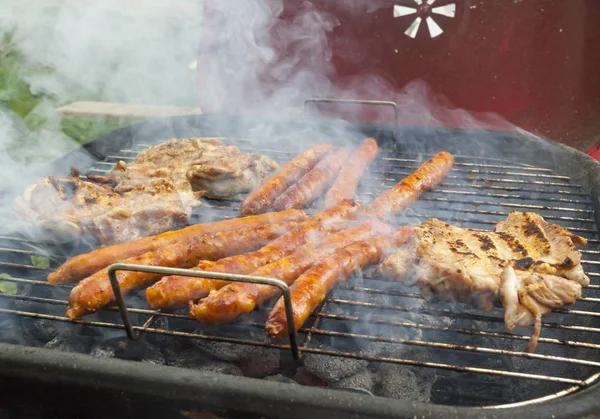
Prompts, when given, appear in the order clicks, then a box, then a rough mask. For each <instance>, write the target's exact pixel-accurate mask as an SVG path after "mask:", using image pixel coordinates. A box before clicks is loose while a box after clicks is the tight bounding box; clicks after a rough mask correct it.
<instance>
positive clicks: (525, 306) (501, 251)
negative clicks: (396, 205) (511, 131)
mask: <svg viewBox="0 0 600 419" xmlns="http://www.w3.org/2000/svg"><path fill="white" fill-rule="evenodd" d="M585 244H586V240H585V239H584V238H582V237H578V236H575V235H574V234H572V233H570V232H569V231H567V230H566V229H564V228H563V227H561V226H559V225H556V224H552V223H549V222H547V221H545V220H544V219H543V218H542V217H541V216H540V215H538V214H534V213H530V212H512V213H510V214H509V215H508V217H507V218H506V219H505V220H504V221H501V222H499V223H498V224H497V225H496V227H495V229H494V231H493V232H478V231H474V230H470V229H463V228H458V227H454V226H451V225H449V224H447V223H444V222H442V221H440V220H437V219H430V220H428V221H426V222H424V223H422V224H421V225H419V226H418V227H416V228H415V237H414V240H413V241H412V243H411V244H410V245H409V246H407V247H405V248H404V249H402V250H400V251H399V252H396V253H395V254H393V255H390V256H389V257H387V258H386V259H385V260H384V261H383V262H382V263H381V265H380V266H379V267H378V269H379V271H380V272H381V273H382V274H384V275H385V276H387V277H390V278H392V279H394V280H400V281H403V282H406V283H409V284H416V285H417V286H419V287H420V288H421V291H422V294H424V295H425V296H426V297H430V296H433V295H435V296H436V297H438V298H439V299H441V300H447V301H454V300H456V301H461V302H468V303H474V304H477V305H479V307H481V308H482V309H483V310H492V309H493V302H494V299H495V298H496V296H497V295H498V294H499V293H500V297H501V299H502V302H503V304H504V306H505V308H506V316H505V322H506V324H507V326H508V327H509V328H514V326H515V325H518V326H529V325H532V324H534V323H536V324H537V326H536V331H535V333H534V339H533V340H532V342H533V343H531V344H530V347H529V350H533V348H535V341H536V340H537V337H536V336H537V335H539V324H540V323H541V316H542V315H543V314H546V313H548V312H549V311H551V310H552V309H556V308H560V307H562V306H564V305H565V304H572V303H573V302H574V301H575V300H576V299H577V298H578V297H579V296H580V295H581V286H582V285H587V284H589V278H588V277H587V276H586V275H585V273H584V272H583V268H582V267H581V263H580V262H581V253H580V252H579V251H577V250H576V247H578V246H582V245H585ZM536 333H537V335H536Z"/></svg>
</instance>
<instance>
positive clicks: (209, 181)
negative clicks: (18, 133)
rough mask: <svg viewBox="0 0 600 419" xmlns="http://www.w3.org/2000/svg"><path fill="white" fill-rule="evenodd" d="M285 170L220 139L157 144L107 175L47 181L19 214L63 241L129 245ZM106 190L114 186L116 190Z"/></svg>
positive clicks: (18, 207) (21, 203)
mask: <svg viewBox="0 0 600 419" xmlns="http://www.w3.org/2000/svg"><path fill="white" fill-rule="evenodd" d="M276 168H278V165H277V163H276V162H274V161H273V160H271V159H269V158H267V157H265V156H262V155H259V154H248V153H242V152H241V151H240V150H239V149H238V148H237V147H234V146H227V145H225V144H223V143H222V142H221V141H219V140H215V139H200V138H190V139H176V138H171V139H169V140H168V141H166V142H164V143H161V144H158V145H155V146H151V147H149V148H148V149H146V150H144V151H143V152H141V153H140V154H139V155H138V156H137V157H136V158H135V159H134V160H133V161H132V162H131V163H125V162H123V161H119V162H117V164H115V166H114V167H113V169H112V170H111V171H110V172H109V173H108V175H107V176H93V175H90V176H89V177H88V179H89V180H91V181H93V182H97V183H92V182H89V181H85V180H80V179H79V175H78V173H73V177H70V178H69V177H67V178H61V177H46V178H43V179H41V180H40V181H39V182H38V183H37V184H36V185H33V186H32V187H30V188H28V190H27V191H26V192H25V194H24V196H23V197H22V198H19V199H18V200H17V201H16V203H15V212H16V213H17V215H19V216H21V217H22V218H25V219H26V220H27V221H30V222H33V223H36V224H39V225H41V226H42V227H44V228H46V229H48V230H50V231H52V232H53V233H54V234H57V235H58V236H59V237H61V238H66V239H72V238H76V237H79V236H83V237H84V238H86V239H92V240H96V241H98V242H99V243H100V244H102V245H110V244H115V243H124V242H127V241H132V240H136V239H139V238H142V237H147V236H150V235H155V234H159V233H162V232H165V231H169V230H173V229H177V228H180V227H182V226H183V225H185V223H187V221H188V219H189V216H190V215H191V212H192V209H193V208H194V207H196V206H199V205H200V204H201V202H200V198H201V197H202V196H205V197H207V198H214V199H229V198H232V197H234V196H235V195H238V194H240V193H242V192H247V191H249V190H251V189H253V188H255V187H256V186H258V185H259V184H260V183H261V182H262V180H263V179H265V178H266V177H267V176H268V175H269V174H270V173H271V172H272V171H273V170H275V169H276ZM107 185H111V186H114V190H112V189H111V188H109V187H108V186H107Z"/></svg>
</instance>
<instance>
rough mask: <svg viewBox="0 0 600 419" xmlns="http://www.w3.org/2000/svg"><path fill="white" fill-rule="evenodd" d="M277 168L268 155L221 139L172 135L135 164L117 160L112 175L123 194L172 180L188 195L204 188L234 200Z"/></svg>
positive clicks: (207, 193) (213, 195) (210, 193)
mask: <svg viewBox="0 0 600 419" xmlns="http://www.w3.org/2000/svg"><path fill="white" fill-rule="evenodd" d="M277 168H279V165H278V164H277V163H276V162H275V161H273V160H271V159H269V158H268V157H266V156H263V155H261V154H255V153H243V152H241V151H240V150H239V149H238V148H237V147H235V146H228V145H226V144H224V143H223V142H221V141H220V140H217V139H212V138H189V139H177V138H171V139H169V140H168V141H166V142H164V143H161V144H158V145H154V146H151V147H149V148H148V149H146V150H144V151H142V152H141V153H140V154H139V155H138V156H137V157H136V158H135V160H133V161H132V162H131V163H124V162H119V163H117V164H116V165H115V167H114V168H113V170H111V171H110V173H109V177H111V178H113V179H114V180H115V181H116V182H117V183H118V185H117V186H116V188H115V191H117V192H121V193H122V192H127V191H130V190H134V189H135V188H136V187H138V185H149V186H146V188H148V187H150V188H151V187H152V185H153V183H154V182H155V181H157V180H160V179H168V180H169V181H171V182H172V183H173V184H174V185H175V186H176V188H177V190H178V191H179V193H180V194H182V195H184V196H189V195H193V191H203V193H204V196H205V197H206V198H211V199H230V198H232V197H234V196H236V195H238V194H240V193H244V192H248V191H250V190H252V189H254V188H255V187H257V186H258V185H260V183H261V182H262V181H263V180H264V179H265V178H266V177H267V176H268V175H270V174H271V172H272V171H273V170H275V169H277ZM182 199H183V200H184V201H185V199H186V198H185V197H184V198H182ZM188 199H191V200H192V201H193V197H191V198H188Z"/></svg>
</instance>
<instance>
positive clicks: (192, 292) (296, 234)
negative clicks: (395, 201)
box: [146, 200, 362, 309]
mask: <svg viewBox="0 0 600 419" xmlns="http://www.w3.org/2000/svg"><path fill="white" fill-rule="evenodd" d="M361 211H362V207H361V206H360V204H359V203H358V202H355V201H350V200H346V201H343V202H341V203H340V204H339V205H337V206H336V207H333V208H330V209H329V210H327V211H323V212H320V213H319V214H317V215H315V216H314V217H312V218H310V219H309V220H308V221H305V222H304V223H302V224H300V225H299V226H298V227H296V228H295V229H294V230H292V231H291V232H289V233H288V234H285V235H283V236H281V237H279V238H278V239H276V240H274V241H273V242H271V243H269V244H268V245H267V246H265V247H263V248H261V249H259V250H257V251H256V252H252V253H246V254H243V255H236V256H231V257H227V258H224V259H221V260H218V261H217V262H211V261H201V262H200V264H198V266H196V267H195V268H193V269H194V270H198V271H211V272H227V273H235V274H248V273H250V272H252V271H254V270H256V269H258V268H260V267H261V266H264V265H267V264H269V263H271V262H274V261H276V260H278V259H281V258H282V257H285V256H287V255H289V254H291V253H292V252H294V251H295V250H296V249H298V248H299V247H300V246H302V245H304V244H305V243H307V242H309V243H310V242H314V241H315V240H318V239H319V238H320V237H322V235H320V234H318V233H319V232H333V231H338V230H340V229H342V228H344V227H346V226H347V224H348V220H349V219H352V218H354V217H356V216H357V215H358V213H359V212H361ZM227 284H229V282H228V281H220V280H215V279H209V278H192V277H189V276H168V277H165V278H163V279H161V280H160V281H159V282H157V283H156V284H154V285H153V286H151V287H150V288H148V289H147V290H146V298H147V300H148V303H149V304H150V306H152V307H153V308H156V309H158V308H162V309H165V308H172V307H177V306H181V305H187V304H188V303H189V302H190V300H194V301H197V300H198V299H199V298H203V297H206V296H207V295H208V293H209V292H210V291H212V290H217V289H219V288H222V287H224V286H225V285H227Z"/></svg>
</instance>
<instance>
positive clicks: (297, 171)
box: [242, 143, 332, 215]
mask: <svg viewBox="0 0 600 419" xmlns="http://www.w3.org/2000/svg"><path fill="white" fill-rule="evenodd" d="M331 149H332V146H331V145H329V144H326V143H318V144H316V145H315V146H313V147H311V148H309V149H308V150H306V151H305V152H303V153H301V154H299V155H297V156H296V157H294V158H293V159H292V160H290V161H289V162H288V163H287V164H286V165H284V166H282V167H281V168H280V169H279V170H278V171H277V172H276V173H275V174H274V175H273V176H271V177H269V178H268V179H267V180H265V181H264V183H263V184H262V185H260V186H259V187H258V188H256V189H255V190H253V191H252V192H250V193H249V194H248V196H247V197H246V199H244V202H243V203H242V215H252V214H260V213H262V212H266V211H269V210H271V209H272V208H271V206H272V205H273V202H274V201H275V199H276V198H277V197H278V196H279V195H281V194H282V193H283V192H284V191H285V190H286V189H287V188H289V187H290V186H291V185H293V184H294V183H295V182H297V181H298V180H299V179H300V178H301V177H302V176H304V174H305V173H306V172H308V171H309V170H311V169H312V168H313V167H314V166H315V164H317V163H318V162H319V161H320V160H321V159H322V158H323V156H325V155H326V154H327V153H328V152H329V151H330V150H331Z"/></svg>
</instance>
